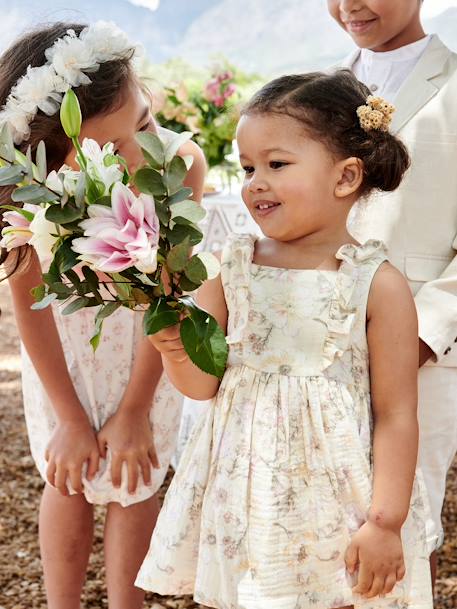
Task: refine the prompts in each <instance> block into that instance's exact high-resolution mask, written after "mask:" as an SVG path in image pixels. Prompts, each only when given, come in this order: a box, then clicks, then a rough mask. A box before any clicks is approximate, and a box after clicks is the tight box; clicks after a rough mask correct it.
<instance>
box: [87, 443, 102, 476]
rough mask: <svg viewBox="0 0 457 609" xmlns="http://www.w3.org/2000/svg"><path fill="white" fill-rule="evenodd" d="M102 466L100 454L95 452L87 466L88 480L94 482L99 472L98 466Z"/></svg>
mask: <svg viewBox="0 0 457 609" xmlns="http://www.w3.org/2000/svg"><path fill="white" fill-rule="evenodd" d="M99 464H100V454H99V453H98V452H96V451H95V450H94V451H93V452H92V453H91V454H90V457H89V459H88V465H87V479H88V480H93V479H94V477H95V474H96V473H97V472H98V466H99Z"/></svg>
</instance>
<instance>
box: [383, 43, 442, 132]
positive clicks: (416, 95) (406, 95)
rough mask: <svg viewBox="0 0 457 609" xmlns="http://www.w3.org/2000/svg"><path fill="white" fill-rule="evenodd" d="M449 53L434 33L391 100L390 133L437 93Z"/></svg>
mask: <svg viewBox="0 0 457 609" xmlns="http://www.w3.org/2000/svg"><path fill="white" fill-rule="evenodd" d="M450 55H451V51H450V50H449V49H448V48H447V47H446V46H445V45H444V44H443V43H442V42H441V40H440V39H439V38H438V36H433V37H432V39H431V40H430V42H429V44H428V46H427V48H426V49H425V51H424V53H423V55H422V56H421V58H420V59H419V61H418V62H417V64H416V66H415V68H414V69H413V71H412V72H411V74H410V75H409V76H408V78H407V79H406V80H405V82H404V83H403V85H402V86H401V88H400V90H399V92H398V94H397V97H396V98H395V100H394V105H395V107H396V111H395V114H394V116H393V120H392V127H391V130H392V132H393V133H398V131H400V129H401V128H402V127H404V125H405V124H406V123H407V122H408V121H409V120H410V119H411V118H412V117H413V116H414V115H415V114H416V113H417V112H418V111H419V110H420V109H421V108H422V107H423V106H425V104H426V103H427V102H428V101H429V100H430V99H431V98H432V97H434V96H435V95H436V94H437V93H438V91H439V90H440V88H441V87H442V86H443V84H444V83H445V82H446V80H447V78H446V77H445V76H443V71H444V68H445V64H446V61H447V60H448V58H449V56H450Z"/></svg>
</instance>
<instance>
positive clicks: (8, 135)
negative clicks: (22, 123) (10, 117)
mask: <svg viewBox="0 0 457 609" xmlns="http://www.w3.org/2000/svg"><path fill="white" fill-rule="evenodd" d="M0 157H1V158H2V159H5V161H8V162H10V163H13V162H14V160H15V158H16V153H15V150H14V141H13V134H12V132H11V128H10V126H9V125H8V123H3V125H2V126H1V127H0Z"/></svg>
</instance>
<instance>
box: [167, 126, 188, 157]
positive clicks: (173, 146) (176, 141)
mask: <svg viewBox="0 0 457 609" xmlns="http://www.w3.org/2000/svg"><path fill="white" fill-rule="evenodd" d="M192 136H193V133H192V132H191V131H183V132H182V133H179V134H177V135H176V137H174V138H173V139H170V141H169V142H168V143H167V145H166V148H165V163H169V162H170V161H171V160H172V158H173V157H174V156H175V154H177V152H178V150H179V149H180V148H181V146H182V145H183V144H185V143H186V142H188V141H189V140H190V139H192Z"/></svg>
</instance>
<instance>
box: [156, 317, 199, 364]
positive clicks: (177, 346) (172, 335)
mask: <svg viewBox="0 0 457 609" xmlns="http://www.w3.org/2000/svg"><path fill="white" fill-rule="evenodd" d="M149 340H150V341H151V342H152V344H153V345H154V347H155V348H156V349H157V351H159V353H161V354H162V355H163V356H164V357H166V358H167V359H168V360H170V361H172V362H176V363H181V362H185V361H186V360H187V359H188V357H189V356H188V355H187V353H186V352H185V350H184V346H183V344H182V341H181V335H180V333H179V325H176V326H171V327H170V328H164V329H163V330H160V332H156V333H155V334H151V335H150V336H149Z"/></svg>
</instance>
